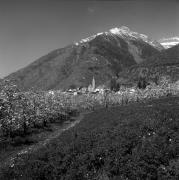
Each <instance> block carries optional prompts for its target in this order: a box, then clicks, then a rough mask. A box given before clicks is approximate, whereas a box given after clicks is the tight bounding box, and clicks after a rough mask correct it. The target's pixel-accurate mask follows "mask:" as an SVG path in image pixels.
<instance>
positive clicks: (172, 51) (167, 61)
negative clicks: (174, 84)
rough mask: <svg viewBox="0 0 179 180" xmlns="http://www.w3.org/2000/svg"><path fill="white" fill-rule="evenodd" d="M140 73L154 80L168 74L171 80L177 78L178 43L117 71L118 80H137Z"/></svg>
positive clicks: (178, 74)
mask: <svg viewBox="0 0 179 180" xmlns="http://www.w3.org/2000/svg"><path fill="white" fill-rule="evenodd" d="M141 73H143V74H145V76H146V77H147V79H148V80H149V81H154V82H155V80H156V78H159V77H161V76H168V77H170V79H171V80H172V81H177V80H179V45H176V46H173V47H171V48H169V49H166V50H163V51H162V52H161V53H160V54H159V55H156V56H153V57H150V58H149V60H148V61H146V62H143V63H141V64H139V65H134V66H131V67H129V68H127V69H125V70H124V71H122V72H121V73H119V76H120V78H119V82H120V81H121V82H126V83H129V82H137V81H138V78H139V76H140V75H141Z"/></svg>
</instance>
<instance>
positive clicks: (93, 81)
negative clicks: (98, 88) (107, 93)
mask: <svg viewBox="0 0 179 180" xmlns="http://www.w3.org/2000/svg"><path fill="white" fill-rule="evenodd" d="M92 89H93V90H95V79H94V76H93V80H92Z"/></svg>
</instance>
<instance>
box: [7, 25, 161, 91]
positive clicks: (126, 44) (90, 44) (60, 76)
mask: <svg viewBox="0 0 179 180" xmlns="http://www.w3.org/2000/svg"><path fill="white" fill-rule="evenodd" d="M163 49H164V48H163V47H162V46H161V45H160V44H159V43H158V42H156V41H153V40H151V39H149V38H148V37H147V36H146V35H143V34H139V33H136V32H133V31H131V30H129V28H127V27H121V28H114V29H111V30H109V31H108V32H104V33H98V34H96V35H94V36H91V37H89V38H86V39H83V40H81V41H79V42H78V43H74V44H71V45H69V46H67V47H65V48H62V49H57V50H54V51H52V52H50V53H49V54H47V55H45V56H43V57H41V58H40V59H38V60H36V61H34V62H33V63H32V64H30V65H28V66H27V67H25V68H23V69H20V70H19V71H17V72H14V73H12V74H10V75H9V76H7V77H6V78H8V79H10V80H13V81H15V83H16V84H17V85H18V86H19V87H20V88H21V89H22V90H29V89H31V88H32V87H33V88H35V89H41V90H49V89H68V88H70V87H72V86H73V87H80V86H83V87H84V86H85V87H87V86H88V85H89V84H90V83H91V80H92V77H93V76H94V77H95V80H96V84H97V85H101V84H105V83H106V82H107V81H109V80H110V79H111V77H112V76H115V75H116V74H118V73H119V72H121V71H122V70H123V69H125V68H128V67H131V66H133V65H137V64H140V63H142V62H144V61H147V60H148V59H149V57H151V56H154V55H159V54H160V52H161V51H162V50H163Z"/></svg>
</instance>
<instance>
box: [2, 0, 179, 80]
mask: <svg viewBox="0 0 179 180" xmlns="http://www.w3.org/2000/svg"><path fill="white" fill-rule="evenodd" d="M121 26H127V27H129V28H130V29H131V30H133V31H136V32H139V33H143V34H146V35H148V36H149V37H152V38H153V39H156V40H159V39H162V38H168V37H173V36H179V2H177V0H0V78H3V77H5V76H7V75H8V74H10V73H12V72H14V71H16V70H18V69H20V68H22V67H25V66H27V65H28V64H30V63H31V62H33V61H35V60H36V59H38V58H40V57H41V56H43V55H45V54H47V53H49V52H50V51H52V50H54V49H58V48H63V47H65V46H67V45H69V44H71V43H74V42H77V41H79V40H81V39H83V38H86V37H88V36H91V35H93V34H96V33H99V32H103V31H108V30H109V29H111V28H114V27H121Z"/></svg>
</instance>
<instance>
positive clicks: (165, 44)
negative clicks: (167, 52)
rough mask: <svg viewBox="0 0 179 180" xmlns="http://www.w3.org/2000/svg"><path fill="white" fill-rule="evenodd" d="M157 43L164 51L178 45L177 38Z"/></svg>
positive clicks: (178, 39)
mask: <svg viewBox="0 0 179 180" xmlns="http://www.w3.org/2000/svg"><path fill="white" fill-rule="evenodd" d="M159 43H160V44H161V45H162V46H163V47H164V48H166V49H168V48H171V47H173V46H175V45H177V44H179V37H172V38H164V39H161V40H159Z"/></svg>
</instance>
